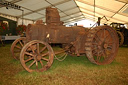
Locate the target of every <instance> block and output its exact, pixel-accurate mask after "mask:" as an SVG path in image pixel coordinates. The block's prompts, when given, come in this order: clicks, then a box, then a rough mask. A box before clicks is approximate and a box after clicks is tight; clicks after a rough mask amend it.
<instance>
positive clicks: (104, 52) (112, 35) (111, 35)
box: [85, 26, 119, 65]
mask: <svg viewBox="0 0 128 85" xmlns="http://www.w3.org/2000/svg"><path fill="white" fill-rule="evenodd" d="M118 47H119V40H118V36H117V34H116V31H115V30H114V29H112V28H111V27H109V26H98V27H95V28H93V29H91V30H90V31H89V33H88V35H87V39H86V43H85V52H86V55H87V57H88V59H89V60H90V61H91V62H92V63H95V64H97V65H104V64H109V63H111V62H112V61H113V60H114V58H115V56H116V55H117V51H118Z"/></svg>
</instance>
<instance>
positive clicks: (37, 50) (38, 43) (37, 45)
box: [37, 43, 40, 54]
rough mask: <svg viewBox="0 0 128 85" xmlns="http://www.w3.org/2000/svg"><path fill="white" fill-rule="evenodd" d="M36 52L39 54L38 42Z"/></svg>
mask: <svg viewBox="0 0 128 85" xmlns="http://www.w3.org/2000/svg"><path fill="white" fill-rule="evenodd" d="M37 53H38V54H39V53H40V52H39V43H37Z"/></svg>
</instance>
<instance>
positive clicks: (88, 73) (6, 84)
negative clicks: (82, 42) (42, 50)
mask: <svg viewBox="0 0 128 85" xmlns="http://www.w3.org/2000/svg"><path fill="white" fill-rule="evenodd" d="M10 46H11V44H6V45H5V47H0V85H128V48H126V47H120V48H119V51H118V55H117V57H116V59H115V60H114V61H113V62H112V63H111V64H109V65H103V66H98V65H95V64H92V63H91V62H90V61H89V60H88V59H87V58H86V57H85V56H81V57H71V56H67V58H66V59H65V60H64V61H62V62H59V61H57V60H54V63H53V64H52V66H51V68H50V69H48V70H47V71H45V72H40V73H36V72H35V73H28V72H27V71H26V70H24V68H23V67H22V66H21V64H20V61H16V60H15V59H13V57H12V56H11V53H10Z"/></svg>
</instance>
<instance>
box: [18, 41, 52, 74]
mask: <svg viewBox="0 0 128 85" xmlns="http://www.w3.org/2000/svg"><path fill="white" fill-rule="evenodd" d="M53 59H54V53H53V50H52V48H51V46H50V45H49V44H48V43H46V42H43V41H39V40H33V41H31V42H29V43H27V44H26V45H25V46H24V47H23V49H22V50H21V53H20V62H21V64H22V66H23V67H24V68H25V69H26V70H27V71H28V72H43V71H45V70H47V69H48V68H50V66H51V65H52V63H53Z"/></svg>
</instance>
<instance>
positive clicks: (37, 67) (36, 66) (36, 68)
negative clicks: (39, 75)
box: [36, 61, 38, 70]
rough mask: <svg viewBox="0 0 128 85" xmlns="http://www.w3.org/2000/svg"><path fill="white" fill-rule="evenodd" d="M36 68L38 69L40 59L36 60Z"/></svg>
mask: <svg viewBox="0 0 128 85" xmlns="http://www.w3.org/2000/svg"><path fill="white" fill-rule="evenodd" d="M36 69H37V70H38V61H36Z"/></svg>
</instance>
